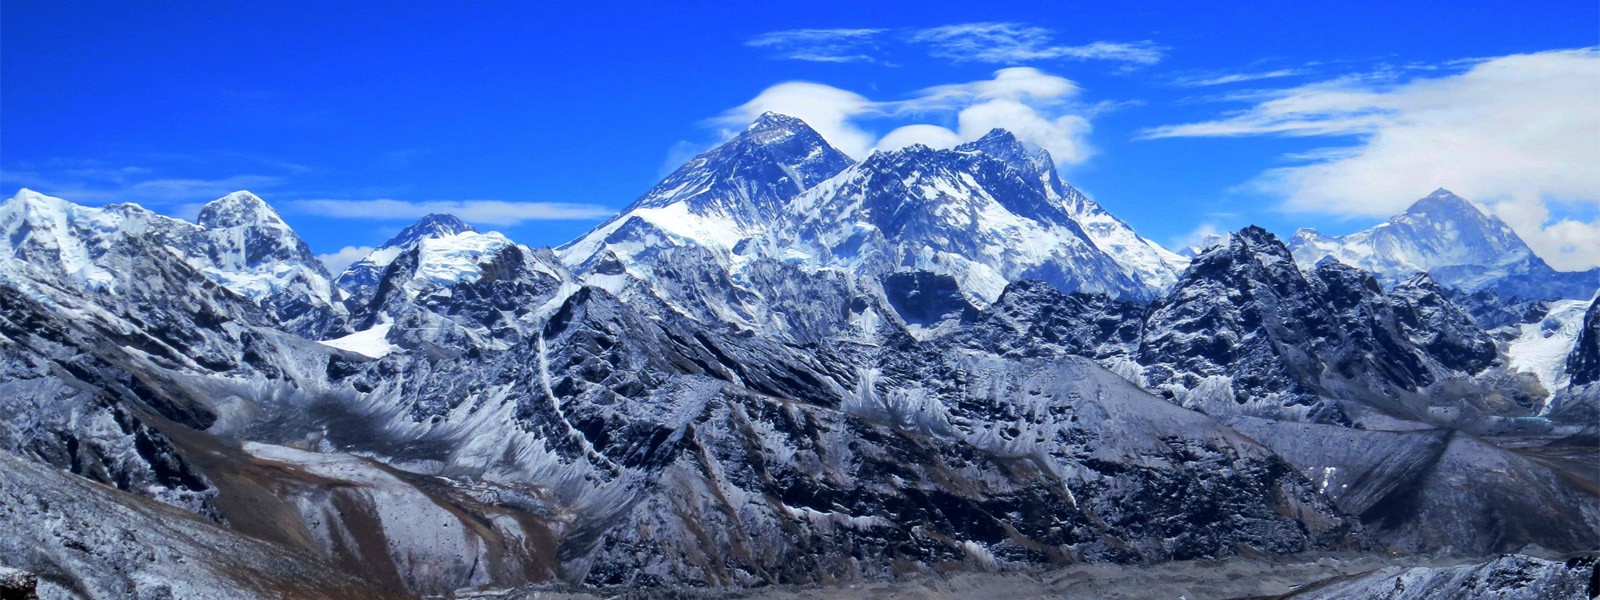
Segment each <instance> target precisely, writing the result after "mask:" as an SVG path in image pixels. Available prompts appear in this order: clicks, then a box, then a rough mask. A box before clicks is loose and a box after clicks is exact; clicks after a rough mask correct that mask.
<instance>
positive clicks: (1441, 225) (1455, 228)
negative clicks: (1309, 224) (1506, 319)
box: [1290, 188, 1600, 299]
mask: <svg viewBox="0 0 1600 600" xmlns="http://www.w3.org/2000/svg"><path fill="white" fill-rule="evenodd" d="M1290 249H1291V250H1292V251H1293V252H1294V255H1295V261H1296V262H1297V263H1299V264H1300V265H1301V266H1302V267H1306V268H1309V267H1310V266H1312V265H1315V264H1316V263H1317V262H1318V261H1321V260H1322V259H1323V258H1325V257H1330V256H1331V257H1333V258H1335V259H1337V260H1339V261H1340V262H1343V263H1345V264H1348V265H1351V266H1355V267H1360V268H1362V269H1366V270H1369V271H1372V272H1374V273H1376V274H1377V275H1378V277H1379V279H1381V280H1383V281H1385V282H1386V283H1390V284H1393V283H1398V282H1400V281H1402V280H1404V279H1406V278H1407V277H1410V276H1411V275H1412V274H1413V273H1417V272H1428V273H1430V274H1432V275H1433V279H1434V280H1435V281H1437V282H1439V283H1440V284H1442V285H1445V286H1448V287H1453V288H1459V289H1464V290H1467V291H1476V290H1480V289H1496V290H1499V291H1500V292H1501V293H1505V294H1510V295H1513V296H1519V297H1535V298H1554V297H1566V298H1574V299H1576V298H1584V297H1588V296H1589V295H1591V294H1592V293H1593V291H1594V289H1595V286H1596V285H1600V272H1589V273H1562V272H1557V271H1555V270H1554V269H1552V268H1550V266H1549V265H1548V264H1546V263H1545V262H1544V260H1542V259H1540V258H1539V257H1538V256H1536V255H1534V253H1533V250H1532V249H1530V248H1529V247H1528V245H1527V244H1526V243H1524V242H1523V241H1522V238H1521V237H1518V236H1517V234H1516V232H1515V231H1512V229H1511V227H1510V226H1508V225H1506V224H1505V222H1503V221H1501V220H1500V219H1498V218H1496V217H1494V216H1493V215H1490V214H1487V213H1485V212H1484V211H1482V210H1480V209H1479V208H1478V207H1477V206H1475V205H1473V204H1472V203H1471V202H1469V201H1467V200H1465V199H1463V198H1461V197H1460V196H1457V195H1455V194H1453V193H1451V192H1450V191H1449V190H1446V189H1444V188H1440V189H1437V190H1434V191H1433V193H1431V194H1429V195H1427V196H1426V197H1423V198H1421V199H1419V200H1417V201H1416V202H1415V203H1413V204H1412V205H1411V206H1410V207H1409V208H1407V209H1406V211H1405V212H1404V213H1401V214H1398V215H1395V216H1394V217H1391V218H1390V219H1389V220H1387V221H1385V222H1383V223H1379V224H1378V225H1376V226H1374V227H1372V228H1369V229H1366V230H1363V231H1358V232H1356V233H1352V234H1350V235H1347V236H1342V237H1334V236H1327V235H1323V234H1321V233H1318V232H1317V231H1315V230H1309V229H1303V230H1301V231H1299V232H1297V233H1296V234H1295V236H1294V238H1293V239H1292V240H1291V241H1290Z"/></svg>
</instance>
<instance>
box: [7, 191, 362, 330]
mask: <svg viewBox="0 0 1600 600" xmlns="http://www.w3.org/2000/svg"><path fill="white" fill-rule="evenodd" d="M199 220H200V224H199V225H195V224H191V223H187V222H184V221H180V220H177V219H172V218H168V217H163V216H161V215H157V214H155V213H152V212H150V211H148V210H145V209H143V208H140V207H138V206H135V205H130V204H118V205H112V206H108V207H105V208H103V209H98V208H90V207H85V206H78V205H74V204H71V203H69V202H67V201H65V200H61V199H59V198H51V197H49V196H44V195H42V194H38V193H36V192H33V191H30V190H23V191H21V192H18V193H17V195H16V196H15V197H13V198H11V199H10V200H8V201H6V203H5V204H4V205H3V206H0V230H3V231H4V232H5V233H6V236H5V237H6V239H7V241H8V243H9V245H10V248H9V249H10V253H11V255H12V257H13V258H15V259H18V260H17V263H16V264H23V263H26V264H31V265H35V266H36V267H39V268H42V269H45V270H46V272H51V273H54V274H57V275H60V276H61V277H63V278H65V280H66V281H71V282H75V283H76V284H78V285H81V286H83V287H87V288H91V289H98V290H105V291H109V292H112V293H115V292H116V291H117V290H116V289H115V288H114V287H111V286H112V284H113V283H114V281H115V280H116V279H117V277H116V275H115V273H116V271H118V270H121V269H127V268H131V266H130V265H128V264H124V263H114V262H111V261H110V260H109V259H108V258H107V249H108V248H110V247H112V246H113V245H115V244H116V243H118V241H119V240H121V239H123V238H129V237H144V238H149V239H150V240H152V241H153V242H155V243H156V244H158V245H161V246H165V248H166V251H170V252H176V253H177V254H178V255H179V256H181V257H182V258H183V259H184V260H185V261H187V262H188V263H189V264H190V265H191V266H193V267H194V268H195V269H198V270H199V271H200V272H202V273H204V274H205V275H206V277H207V278H210V279H211V280H213V281H215V282H217V283H219V284H221V285H223V286H224V287H227V288H228V289H230V290H232V291H233V292H235V293H238V294H240V295H242V296H244V297H246V298H249V299H250V300H251V301H253V302H255V303H257V304H259V305H260V306H262V307H263V308H265V309H266V310H267V311H268V312H269V313H271V314H272V315H273V316H274V317H275V319H276V322H277V323H278V324H280V326H281V327H282V328H284V329H286V330H288V331H291V332H294V333H296V334H298V335H301V336H303V337H310V338H317V337H320V336H321V335H322V334H323V333H325V332H328V331H334V330H337V329H338V328H339V327H341V326H342V321H343V317H344V310H343V307H342V306H341V305H339V304H338V302H337V297H336V296H337V293H336V292H335V291H334V289H333V287H332V284H331V283H330V279H331V278H330V277H329V276H328V273H327V271H326V270H325V269H324V268H323V266H322V263H321V262H320V261H318V260H317V258H316V256H315V255H313V254H312V253H311V250H310V249H309V248H308V247H307V246H306V244H305V242H304V241H302V240H301V239H300V237H299V236H298V235H296V234H295V233H294V231H293V230H292V229H290V228H289V226H288V225H287V224H285V223H284V222H283V220H282V219H280V218H279V217H278V214H277V213H276V212H275V211H273V210H272V208H271V207H268V206H267V205H266V203H265V202H262V200H261V199H260V198H258V197H256V196H255V195H253V194H250V193H249V192H236V193H233V194H229V195H228V196H225V197H223V198H220V199H218V200H216V201H213V202H211V203H209V204H207V205H206V206H205V207H204V208H202V209H201V213H200V219H199Z"/></svg>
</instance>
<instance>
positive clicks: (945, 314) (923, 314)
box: [882, 271, 973, 326]
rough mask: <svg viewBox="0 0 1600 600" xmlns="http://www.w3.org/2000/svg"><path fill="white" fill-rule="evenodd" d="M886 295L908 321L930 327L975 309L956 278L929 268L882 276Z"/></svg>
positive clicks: (890, 303) (892, 305)
mask: <svg viewBox="0 0 1600 600" xmlns="http://www.w3.org/2000/svg"><path fill="white" fill-rule="evenodd" d="M882 285H883V295H884V297H885V298H887V299H888V301H889V306H890V307H892V308H893V309H894V311H895V312H896V313H897V314H899V315H900V318H902V319H905V320H906V322H907V323H911V324H916V325H921V326H928V325H936V324H938V323H941V322H944V321H949V320H953V319H959V318H961V315H962V314H964V313H967V312H970V311H972V310H973V307H972V305H971V304H970V303H968V302H967V299H966V298H965V297H963V296H962V295H961V286H960V284H958V283H956V280H955V278H954V277H950V276H949V275H937V274H934V273H929V272H927V271H902V272H899V273H890V274H888V275H886V276H884V278H883V282H882Z"/></svg>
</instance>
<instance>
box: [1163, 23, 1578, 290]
mask: <svg viewBox="0 0 1600 600" xmlns="http://www.w3.org/2000/svg"><path fill="white" fill-rule="evenodd" d="M1463 67H1464V70H1460V69H1462V68H1463ZM1437 72H1438V71H1435V72H1433V73H1428V71H1426V70H1422V69H1407V70H1405V71H1403V72H1398V73H1400V74H1396V73H1389V74H1385V75H1383V76H1379V77H1346V78H1342V79H1338V80H1334V81H1328V82H1322V83H1317V84H1312V85H1304V86H1298V87H1293V88H1288V89H1284V90H1278V91H1275V92H1271V93H1269V94H1268V95H1267V96H1266V97H1264V98H1261V99H1259V100H1258V101H1257V102H1256V103H1255V104H1254V105H1253V106H1250V107H1249V108H1247V109H1245V110H1242V111H1239V112H1237V113H1234V114H1232V115H1228V116H1226V117H1224V118H1220V119H1216V120H1212V121H1205V122H1200V123H1189V124H1181V125H1171V126H1165V127H1157V128H1153V129H1149V130H1146V131H1144V132H1143V133H1142V137H1145V138H1161V137H1209V136H1246V135H1279V136H1342V137H1350V138H1353V139H1354V140H1355V143H1354V144H1353V145H1349V146H1340V147H1336V148H1330V149H1323V150H1320V151H1315V152H1312V153H1309V154H1302V155H1301V156H1300V158H1301V159H1308V160H1306V161H1305V162H1303V163H1302V164H1296V165H1292V166H1288V167H1282V168H1276V169H1271V170H1269V171H1267V172H1265V173H1263V174H1261V176H1260V177H1258V178H1257V179H1256V180H1255V181H1254V182H1253V187H1254V188H1256V189H1258V190H1260V191H1264V192H1266V193H1269V194H1273V195H1276V196H1279V197H1281V198H1283V206H1284V207H1285V208H1287V209H1289V210H1293V211H1304V212H1319V213H1328V214H1337V215H1346V216H1386V215H1390V214H1394V213H1397V212H1399V211H1402V210H1404V209H1405V208H1406V207H1407V206H1408V205H1409V204H1410V203H1411V202H1412V201H1414V200H1415V199H1417V198H1419V197H1421V196H1423V195H1425V194H1426V193H1428V191H1430V190H1433V189H1435V188H1438V187H1446V188H1449V189H1450V190H1452V191H1454V192H1456V193H1458V194H1461V195H1462V196H1463V197H1466V198H1468V199H1471V200H1473V201H1476V202H1478V203H1480V204H1481V205H1484V206H1488V207H1491V209H1492V211H1493V212H1494V213H1495V214H1496V215H1497V216H1499V217H1500V218H1502V219H1503V220H1505V221H1506V222H1507V224H1509V225H1511V226H1512V228H1513V229H1515V230H1516V231H1517V233H1518V234H1519V235H1521V236H1522V237H1523V239H1525V240H1526V241H1527V242H1528V245H1529V246H1531V247H1533V249H1534V251H1535V252H1537V253H1539V255H1540V256H1542V257H1543V258H1544V259H1545V260H1547V261H1549V262H1550V263H1551V265H1553V266H1555V267H1557V268H1562V269H1578V268H1587V267H1593V266H1600V241H1596V240H1600V221H1587V222H1586V221H1580V220H1576V219H1573V218H1563V217H1559V216H1558V217H1554V218H1553V217H1552V212H1557V213H1560V212H1575V213H1587V214H1593V212H1594V211H1595V210H1596V209H1600V110H1596V99H1600V48H1584V49H1576V50H1560V51H1550V52H1540V53H1533V54H1518V55H1511V56H1504V57H1498V58H1492V59H1485V60H1479V61H1473V62H1469V63H1466V64H1465V65H1461V66H1457V67H1456V71H1455V72H1453V73H1450V74H1447V75H1443V76H1434V77H1413V78H1410V79H1400V77H1402V76H1403V75H1404V74H1416V73H1427V74H1437ZM1552 206H1554V207H1556V208H1557V209H1558V210H1556V211H1552V210H1551V207H1552Z"/></svg>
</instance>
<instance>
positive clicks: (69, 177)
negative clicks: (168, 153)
mask: <svg viewBox="0 0 1600 600" xmlns="http://www.w3.org/2000/svg"><path fill="white" fill-rule="evenodd" d="M153 173H154V171H153V170H152V169H148V168H144V167H138V166H125V167H106V166H99V165H98V164H95V163H87V164H78V165H66V166H61V165H51V166H47V167H46V168H33V169H8V170H6V171H4V172H0V184H3V185H5V186H7V187H27V188H32V189H36V190H39V191H41V192H44V193H47V194H50V195H52V196H58V197H61V198H66V199H68V200H72V201H73V202H82V203H90V204H103V203H110V202H134V203H138V204H142V205H145V206H151V207H160V206H171V205H175V204H181V203H190V202H194V201H196V200H209V199H213V198H219V197H222V196H224V195H227V194H229V193H231V192H236V191H239V190H244V189H249V190H257V191H259V190H264V189H271V188H274V187H277V186H279V185H281V184H282V183H283V181H284V179H283V178H282V177H279V176H276V175H232V176H227V177H218V178H210V179H207V178H181V177H157V176H154V175H153Z"/></svg>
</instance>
